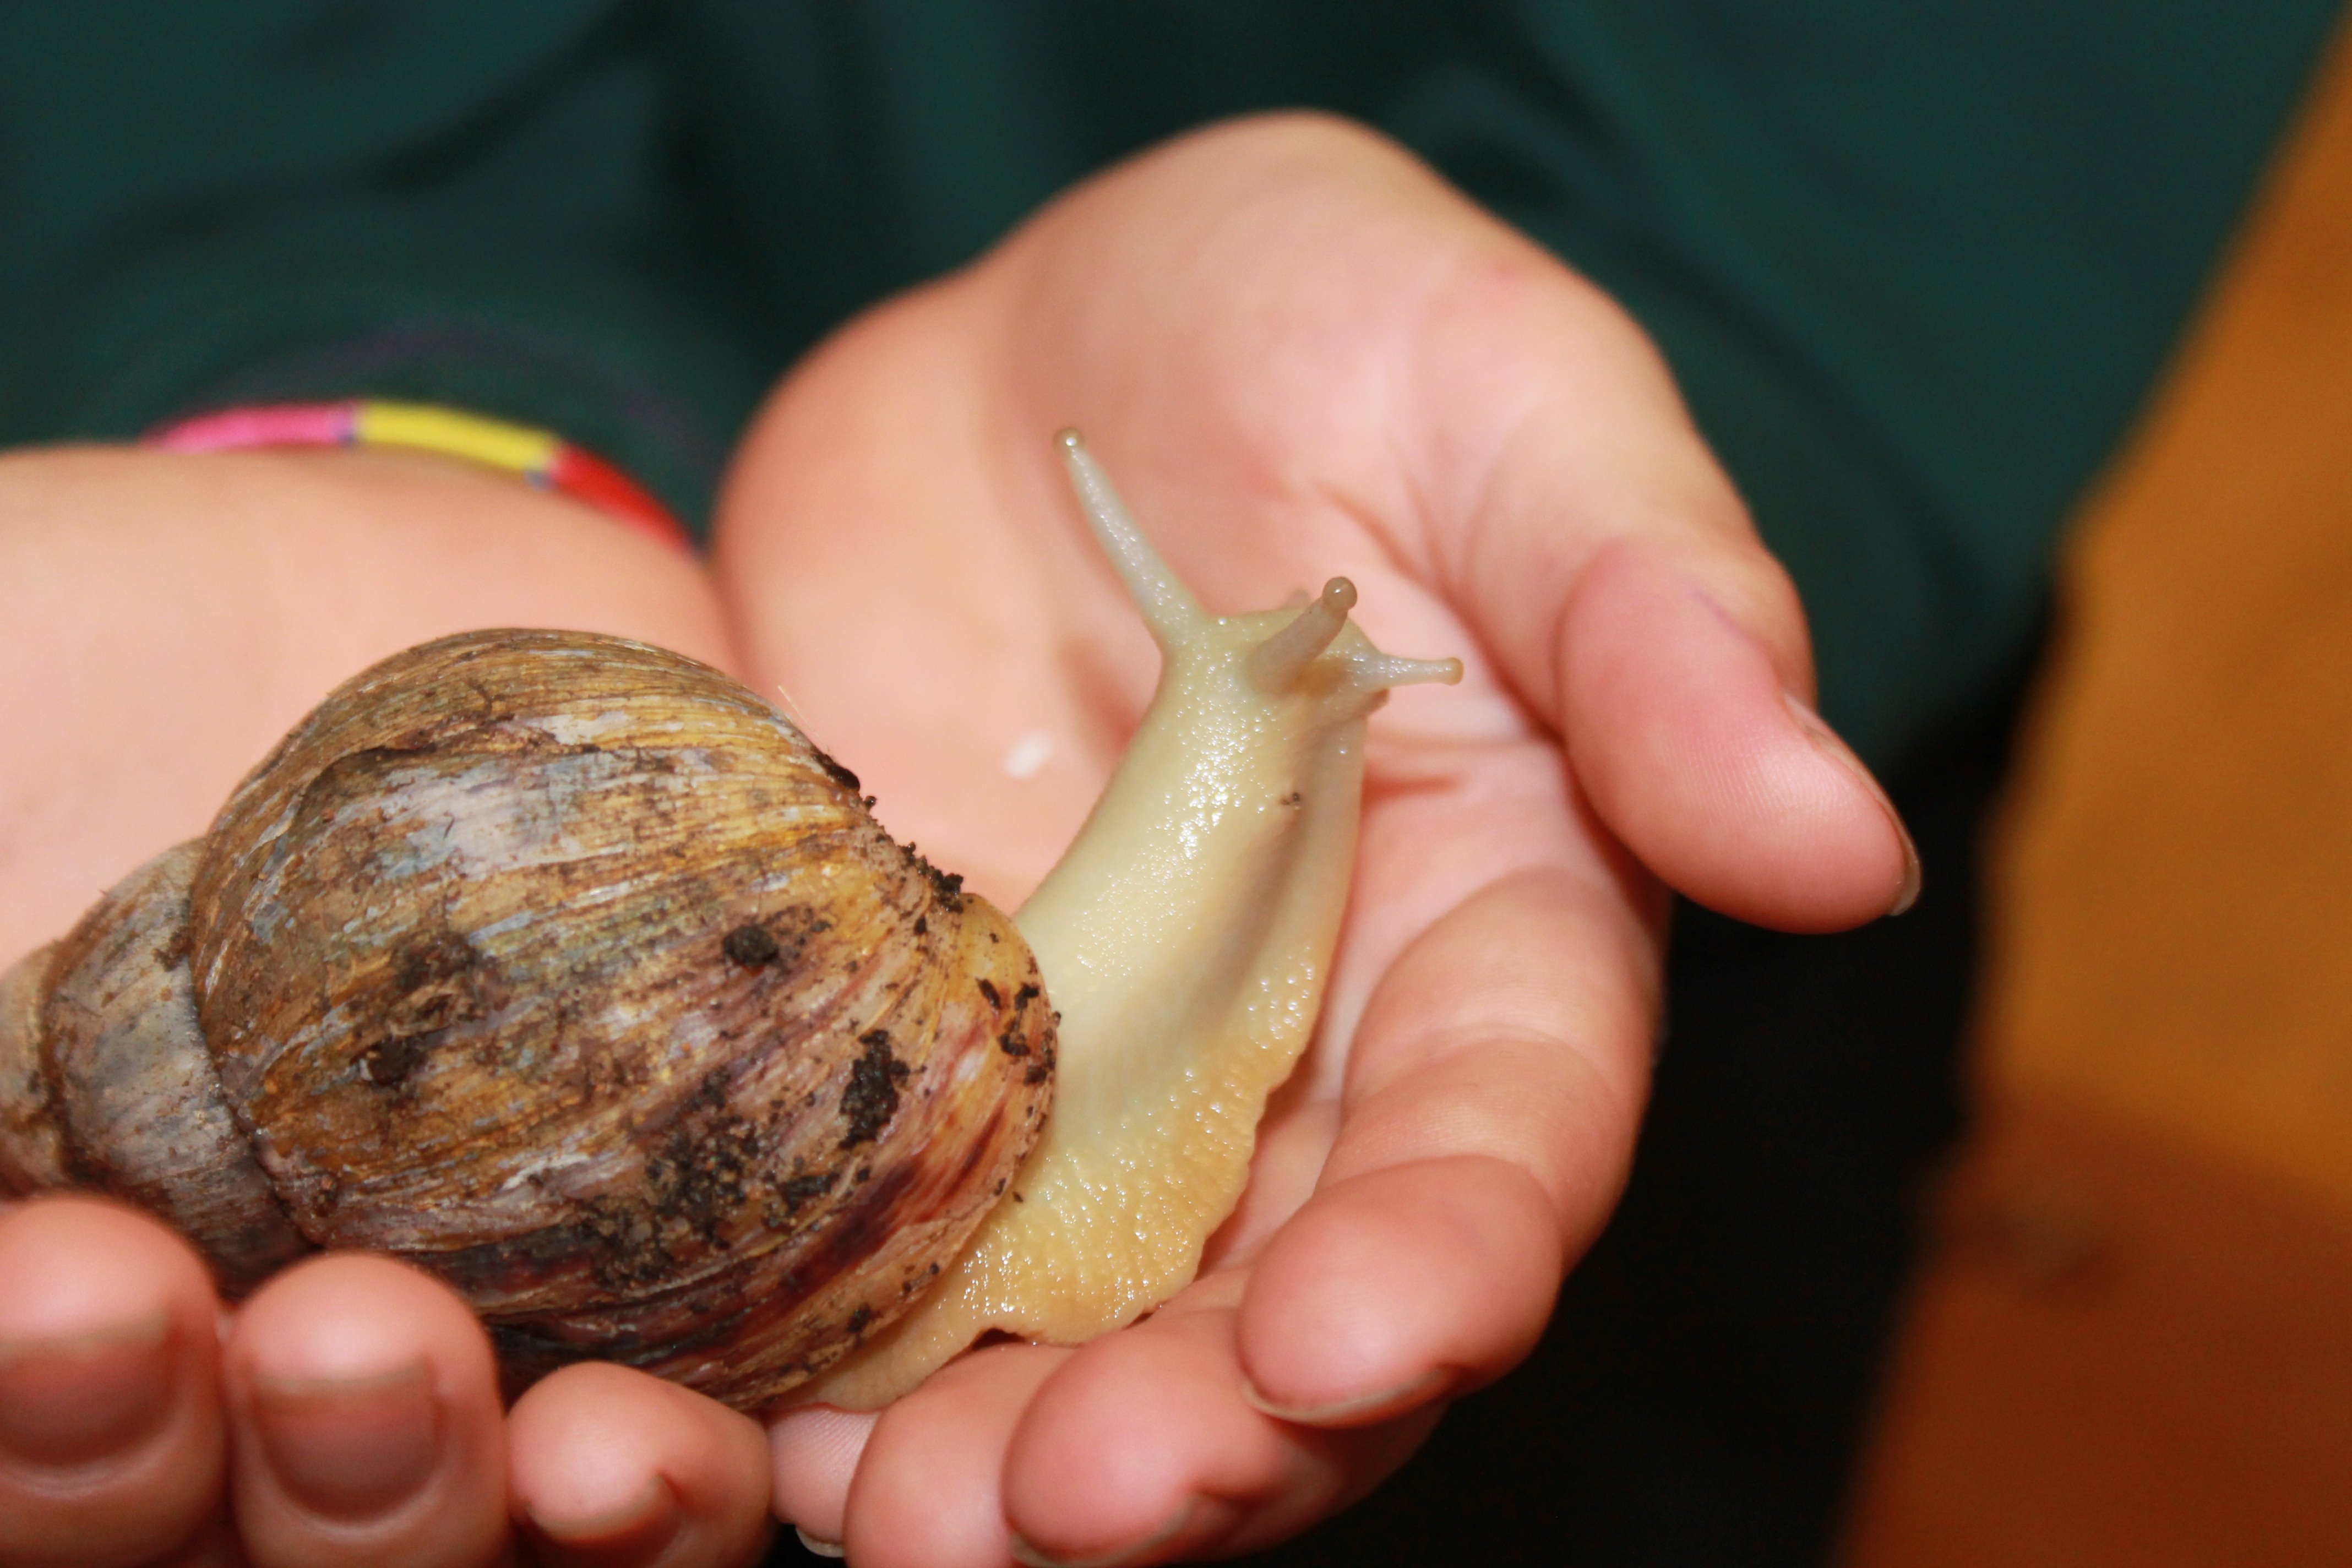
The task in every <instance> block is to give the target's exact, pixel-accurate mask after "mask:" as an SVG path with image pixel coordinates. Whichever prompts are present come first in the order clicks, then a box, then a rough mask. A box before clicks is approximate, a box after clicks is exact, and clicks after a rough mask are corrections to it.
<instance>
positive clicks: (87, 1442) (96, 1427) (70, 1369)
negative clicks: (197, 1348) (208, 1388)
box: [0, 1310, 173, 1469]
mask: <svg viewBox="0 0 2352 1568" xmlns="http://www.w3.org/2000/svg"><path fill="white" fill-rule="evenodd" d="M172 1373H173V1366H172V1321H171V1318H170V1316H169V1315H168V1314H167V1313H164V1312H163V1311H160V1310H159V1311H157V1312H156V1313H155V1314H154V1315H153V1316H152V1317H148V1318H142V1319H139V1320H137V1321H133V1322H130V1323H125V1324H122V1325H121V1326H119V1327H115V1328H109V1329H100V1330H96V1331H92V1332H89V1333H83V1334H60V1335H57V1336H54V1337H50V1338H45V1339H35V1340H0V1455H5V1456H6V1457H7V1458H11V1459H14V1460H16V1462H17V1463H18V1464H21V1465H26V1466H34V1467H42V1468H58V1469H63V1468H69V1467H72V1466H75V1465H86V1464H89V1463H90V1462H91V1461H92V1460H95V1459H101V1458H106V1457H107V1456H109V1455H110V1454H119V1453H121V1452H123V1451H125V1450H127V1449H130V1448H132V1447H136V1446H137V1445H138V1443H139V1441H140V1439H141V1438H142V1437H146V1436H150V1435H151V1434H152V1433H153V1432H154V1430H155V1429H156V1428H157V1427H158V1426H161V1425H163V1418H164V1416H165V1415H167V1414H169V1412H170V1410H171V1407H172V1384H173V1376H172Z"/></svg>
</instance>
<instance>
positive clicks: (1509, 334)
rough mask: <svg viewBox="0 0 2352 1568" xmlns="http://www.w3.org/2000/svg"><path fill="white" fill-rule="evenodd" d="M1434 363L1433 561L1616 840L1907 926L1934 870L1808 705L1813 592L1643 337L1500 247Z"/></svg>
mask: <svg viewBox="0 0 2352 1568" xmlns="http://www.w3.org/2000/svg"><path fill="white" fill-rule="evenodd" d="M1422 347H1423V353H1422V354H1421V355H1420V357H1419V359H1418V361H1417V363H1418V364H1419V366H1420V368H1421V371H1422V374H1421V376H1420V378H1419V382H1418V385H1417V388H1416V393H1415V396H1416V398H1417V402H1416V405H1415V412H1416V416H1415V417H1414V418H1412V420H1411V421H1410V422H1409V423H1408V425H1407V426H1406V427H1408V428H1412V429H1416V430H1419V431H1422V432H1423V433H1424V434H1423V439H1422V440H1421V441H1420V442H1419V443H1418V445H1417V447H1416V448H1415V450H1414V452H1413V454H1412V457H1411V458H1409V459H1408V462H1409V467H1411V468H1412V469H1413V470H1414V474H1413V479H1414V485H1413V489H1414V492H1415V493H1416V494H1418V495H1421V496H1423V497H1425V498H1427V505H1426V508H1425V510H1426V513H1427V518H1426V527H1427V529H1428V531H1429V532H1430V534H1431V536H1432V538H1433V546H1432V557H1433V567H1434V569H1435V571H1436V572H1437V574H1438V575H1439V576H1441V577H1442V578H1443V579H1444V580H1445V581H1446V582H1447V584H1448V586H1449V590H1450V592H1451V594H1452V595H1453V596H1454V598H1455V599H1456V601H1457V602H1458V603H1461V604H1463V605H1465V607H1466V608H1467V609H1468V610H1469V612H1470V613H1471V616H1472V618H1473V620H1474V621H1475V624H1476V625H1477V626H1479V628H1480V630H1481V632H1482V634H1483V635H1484V636H1485V637H1486V640H1487V642H1488V644H1489V647H1490V648H1491V650H1492V651H1493V652H1494V654H1495V655H1496V658H1497V659H1498V660H1499V662H1500V663H1501V664H1502V666H1503V668H1505V669H1506V670H1507V673H1508V675H1509V677H1510V679H1511V680H1512V682H1513V684H1514V685H1515V686H1516V687H1517V689H1519V690H1520V691H1521V692H1522V693H1523V694H1524V695H1525V696H1526V698H1527V699H1528V702H1529V703H1530V705H1531V706H1533V707H1534V708H1535V709H1536V710H1538V712H1540V713H1543V714H1544V715H1546V716H1547V717H1548V718H1549V719H1550V721H1552V723H1553V724H1554V725H1555V726H1556V728H1557V729H1558V731H1559V734H1560V735H1561V736H1562V737H1563V738H1564V739H1565V741H1566V742H1567V744H1568V748H1569V752H1570V758H1571V760H1572V762H1573V763H1574V765H1575V770H1576V774H1577V778H1578V781H1579V782H1580V784H1582V786H1583V787H1584V789H1585V791H1586V793H1587V795H1589V796H1590V797H1591V801H1592V804H1593V805H1594V807H1595V809H1596V810H1597V811H1598V812H1599V814H1600V816H1601V818H1602V819H1603V820H1604V821H1605V822H1607V824H1608V825H1609V826H1610V828H1611V829H1612V831H1613V832H1614V833H1616V835H1617V836H1618V837H1620V838H1622V840H1623V841H1624V842H1625V843H1626V845H1627V846H1628V847H1631V848H1632V849H1633V852H1634V854H1635V855H1637V856H1639V857H1640V858H1641V859H1642V860H1643V863H1644V864H1645V865H1647V866H1648V867H1649V868H1651V869H1652V870H1653V871H1654V872H1656V873H1657V874H1658V875H1659V876H1660V877H1661V878H1663V879H1664V880H1665V881H1666V882H1667V883H1669V884H1670V885H1671V886H1673V887H1674V888H1675V889H1678V890H1679V891H1681V892H1683V893H1684V894H1685V895H1687V896H1688V897H1690V898H1692V899H1695V900H1697V901H1699V902H1700V903H1703V904H1706V905H1708V906H1709V907H1710V908H1714V909H1717V910H1722V911H1723V912H1725V913H1727V914H1730V915H1734V916H1736V917H1738V918H1740V919H1743V920H1749V921H1758V922H1759V923H1764V924H1769V925H1774V926H1778V927H1781V928H1784V929H1790V930H1801V931H1827V930H1836V929H1842V928H1843V927H1846V926H1850V925H1854V924H1858V923H1860V922H1861V921H1865V920H1870V919H1874V918H1875V917H1877V916H1879V915H1882V914H1885V913H1887V912H1888V911H1890V910H1899V909H1901V908H1905V907H1907V905H1908V902H1909V900H1910V899H1911V898H1912V897H1914V896H1916V889H1917V881H1918V862H1917V858H1916V854H1915V853H1914V852H1913V851H1912V848H1911V844H1910V840H1909V838H1908V837H1907V836H1906V834H1905V832H1904V830H1903V826H1902V824H1901V821H1900V820H1899V819H1898V818H1897V817H1896V816H1895V811H1894V808H1893V806H1892V805H1890V804H1889V803H1888V802H1887V799H1886V796H1885V793H1884V792H1883V791H1882V790H1881V789H1880V788H1879V787H1878V785H1877V784H1876V783H1875V782H1874V780H1873V779H1872V778H1871V776H1870V773H1869V772H1868V770H1867V769H1866V768H1864V766H1863V765H1862V763H1861V762H1860V761H1859V760H1858V759H1856V758H1855V756H1854V755H1853V752H1851V751H1849V750H1848V749H1847V748H1846V747H1845V746H1844V745H1843V742H1839V741H1838V740H1837V739H1836V737H1835V736H1834V735H1833V734H1832V733H1831V731H1830V730H1829V728H1828V727H1827V726H1826V725H1825V724H1823V723H1822V721H1821V720H1820V718H1819V717H1818V716H1817V715H1816V714H1815V713H1814V712H1813V711H1812V710H1811V706H1810V703H1811V699H1812V689H1813V688H1812V679H1813V676H1812V657H1811V647H1810V643H1809V640H1808V638H1807V637H1806V633H1805V625H1804V613H1803V609H1802V606H1801V605H1800V604H1799V602H1798V599H1797V595H1796V593H1795V590H1794V587H1793V586H1792V584H1790V582H1789V579H1788V575H1787V574H1786V573H1785V572H1783V571H1782V570H1781V569H1780V565H1779V564H1778V563H1776V562H1774V561H1773V560H1772V558H1771V556H1770V555H1769V552H1767V551H1766V550H1765V549H1764V546H1763V544H1762V542H1760V541H1759V539H1758V538H1757V537H1756V534H1755V531H1754V529H1753V527H1752V526H1751V525H1750V524H1749V522H1748V518H1747V515H1746V512H1745V510H1744V509H1743V508H1742V507H1741V506H1740V504H1739V500H1738V496H1737V494H1736V493H1735V492H1734V491H1733V489H1732V488H1731V485H1730V482H1729V481H1728V480H1727V479H1726V478H1725V477H1724V475H1723V473H1722V471H1721V469H1720V468H1717V465H1716V463H1715V461H1714V459H1713V458H1712V457H1711V456H1710V455H1709V454H1708V452H1707V450H1706V446H1705V443H1704V442H1703V441H1702V440H1701V438H1700V437H1699V435H1698V432H1697V431H1696V429H1695V428H1694V427H1693V426H1692V425H1691V422H1690V419H1689V416H1688V415H1687V414H1686V413H1685V410H1684V408H1683V406H1682V403H1681V400H1680V397H1679V395H1677V393H1676V392H1675V386H1674V383H1673V380H1672V377H1671V375H1670V374H1669V373H1668V372H1667V369H1666V367H1665V364H1664V361H1663V360H1662V359H1661V358H1660V357H1659V355H1658V353H1656V351H1655V350H1654V348H1653V347H1651V345H1650V344H1649V342H1648V341H1647V340H1646V339H1645V338H1644V337H1643V334H1642V332H1641V331H1640V329H1639V328H1638V327H1636V326H1635V325H1634V324H1633V321H1632V320H1631V319H1630V318H1628V317H1627V316H1626V315H1625V314H1624V313H1623V312H1622V310H1619V309H1618V308H1617V307H1616V306H1615V305H1613V304H1612V303H1611V302H1610V301H1609V300H1606V299H1605V298H1604V297H1602V296H1601V294H1600V293H1599V292H1598V291H1597V290H1595V289H1592V288H1591V287H1590V286H1589V285H1587V284H1585V283H1583V282H1582V281H1581V280H1580V279H1577V278H1575V277H1574V276H1573V275H1572V274H1570V272H1569V271H1568V270H1567V269H1566V268H1563V267H1560V266H1559V264H1558V263H1557V262H1554V261H1552V260H1551V259H1550V258H1547V257H1544V256H1542V255H1541V254H1540V253H1538V252H1537V251H1535V250H1534V248H1533V247H1530V246H1528V245H1527V244H1526V242H1525V241H1523V240H1520V239H1518V238H1517V237H1514V236H1510V235H1507V234H1506V233H1504V232H1503V231H1501V230H1500V229H1499V228H1498V227H1497V228H1495V229H1494V230H1493V232H1492V233H1491V234H1489V235H1488V236H1487V237H1486V239H1485V240H1484V241H1483V242H1482V243H1480V244H1478V245H1475V246H1474V247H1471V249H1470V252H1469V254H1468V256H1467V258H1465V260H1464V261H1463V262H1462V263H1461V264H1459V265H1458V266H1457V268H1456V269H1455V273H1454V282H1453V284H1452V285H1451V287H1449V288H1448V289H1444V290H1442V291H1441V292H1440V302H1439V303H1438V304H1436V305H1435V306H1433V308H1432V310H1430V311H1429V313H1428V315H1427V316H1426V317H1425V318H1424V320H1423V331H1422ZM1497 356H1500V357H1497ZM1498 365H1502V366H1507V367H1509V370H1508V373H1507V374H1498V373H1497V370H1496V367H1497V366H1498Z"/></svg>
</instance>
